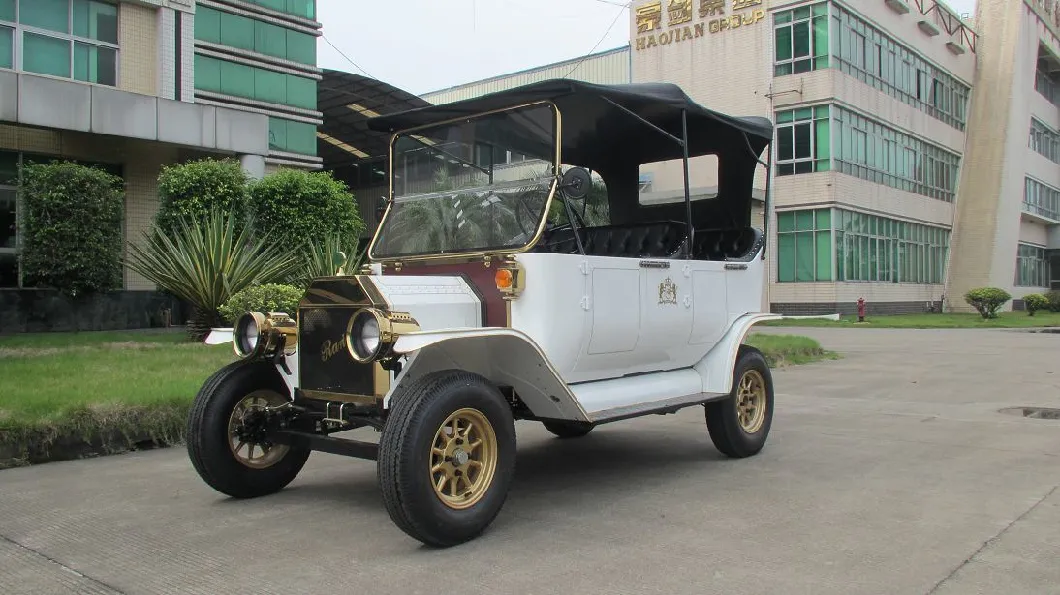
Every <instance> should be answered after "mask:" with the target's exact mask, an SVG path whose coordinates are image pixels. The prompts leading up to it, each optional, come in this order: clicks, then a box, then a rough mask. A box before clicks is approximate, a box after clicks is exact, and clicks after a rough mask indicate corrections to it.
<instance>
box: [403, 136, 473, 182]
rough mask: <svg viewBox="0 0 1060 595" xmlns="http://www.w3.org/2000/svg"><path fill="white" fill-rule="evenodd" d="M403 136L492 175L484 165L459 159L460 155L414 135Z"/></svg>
mask: <svg viewBox="0 0 1060 595" xmlns="http://www.w3.org/2000/svg"><path fill="white" fill-rule="evenodd" d="M405 138H411V139H412V140H414V141H416V142H418V143H419V144H421V145H423V146H425V147H427V148H428V149H430V150H431V151H434V152H436V153H440V154H442V155H445V156H446V157H449V158H450V159H452V160H453V161H456V162H457V163H460V164H463V165H467V166H468V167H473V168H475V169H477V170H479V171H480V172H482V173H484V174H486V175H487V176H491V177H492V175H493V174H492V173H491V172H490V170H488V169H486V168H484V167H482V166H480V165H477V164H475V163H471V162H470V161H464V160H463V159H461V158H460V157H457V156H456V155H453V154H452V153H450V152H449V151H445V150H443V149H439V148H438V147H436V146H434V145H432V144H430V143H426V142H424V141H422V140H420V139H418V138H416V137H415V136H414V135H409V136H406V137H405Z"/></svg>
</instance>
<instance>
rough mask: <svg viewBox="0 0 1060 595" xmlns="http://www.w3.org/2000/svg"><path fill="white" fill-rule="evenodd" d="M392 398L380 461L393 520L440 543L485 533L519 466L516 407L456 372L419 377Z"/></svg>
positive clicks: (489, 386) (477, 378)
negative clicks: (513, 408) (516, 443)
mask: <svg viewBox="0 0 1060 595" xmlns="http://www.w3.org/2000/svg"><path fill="white" fill-rule="evenodd" d="M392 402H393V403H394V405H393V408H392V410H391V412H390V416H389V418H388V419H387V424H386V426H385V427H384V428H383V433H382V437H381V438H380V442H379V462H378V469H379V487H380V489H381V490H382V492H383V502H384V503H385V504H386V508H387V511H388V512H389V513H390V518H391V520H393V521H394V523H395V524H396V525H397V526H398V527H400V528H401V530H402V531H404V532H405V533H407V534H409V535H410V536H412V537H413V538H415V539H418V540H419V541H421V542H423V543H425V544H427V545H431V546H435V547H448V546H453V545H457V544H459V543H463V542H465V541H468V540H471V539H473V538H474V537H476V536H478V535H479V534H480V533H481V532H482V531H483V530H485V529H486V527H487V526H488V525H489V524H490V523H492V522H493V519H494V518H495V517H496V516H497V514H498V513H499V512H500V510H501V507H502V506H503V504H504V501H505V499H506V498H507V496H508V488H509V487H510V485H511V481H512V476H513V473H514V470H515V420H514V418H513V416H512V411H511V407H510V406H509V405H508V403H507V401H505V400H504V397H503V395H501V393H500V391H499V390H497V388H496V387H495V386H493V385H492V384H490V383H489V382H488V381H487V380H486V379H484V378H482V377H480V376H477V375H475V374H470V373H467V372H461V371H455V370H450V371H443V372H436V373H433V374H428V375H426V376H424V377H422V378H419V379H417V380H416V381H414V382H413V383H412V384H411V385H409V387H408V388H407V389H404V390H402V391H401V392H400V393H398V394H395V395H394V396H393V397H392Z"/></svg>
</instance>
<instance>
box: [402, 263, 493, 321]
mask: <svg viewBox="0 0 1060 595" xmlns="http://www.w3.org/2000/svg"><path fill="white" fill-rule="evenodd" d="M496 274H497V269H496V268H494V267H489V268H487V267H485V266H483V264H482V262H481V261H479V262H467V263H460V264H413V265H404V266H402V267H401V270H400V271H395V270H394V269H393V268H390V267H388V268H387V269H386V271H385V272H384V273H383V275H405V276H416V275H439V276H443V275H448V276H459V277H463V278H464V279H465V280H466V281H467V282H468V284H469V285H471V287H472V288H473V289H474V290H475V292H476V293H477V294H478V296H479V299H481V300H482V320H484V321H485V326H496V327H502V328H506V327H508V326H509V322H508V304H507V303H506V302H505V301H504V298H503V297H502V296H501V292H500V290H499V289H497V281H496Z"/></svg>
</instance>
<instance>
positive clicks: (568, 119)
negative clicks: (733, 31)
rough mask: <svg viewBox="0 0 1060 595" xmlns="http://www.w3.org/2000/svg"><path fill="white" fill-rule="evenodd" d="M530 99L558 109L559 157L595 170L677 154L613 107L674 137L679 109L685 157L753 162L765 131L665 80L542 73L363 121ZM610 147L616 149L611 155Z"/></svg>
mask: <svg viewBox="0 0 1060 595" xmlns="http://www.w3.org/2000/svg"><path fill="white" fill-rule="evenodd" d="M538 101H551V102H553V103H555V104H556V106H557V107H558V108H559V110H560V113H561V114H562V117H563V161H564V162H565V163H569V164H572V165H582V166H584V167H589V168H591V169H595V170H598V171H602V170H606V169H609V168H608V167H607V165H608V163H610V162H613V161H615V160H616V159H620V160H621V161H624V162H628V161H636V162H637V163H638V164H643V163H654V162H658V161H669V160H674V159H681V158H682V156H683V152H682V149H681V147H680V145H678V144H677V143H675V142H674V140H673V139H671V138H668V137H666V136H665V135H663V134H660V133H659V132H658V131H656V130H652V129H651V127H649V126H645V125H643V123H638V122H636V121H635V120H632V119H631V114H630V113H628V112H625V111H623V110H622V109H621V108H625V109H627V110H629V111H630V112H632V113H633V114H636V115H637V116H639V117H640V118H643V119H644V120H645V121H647V122H649V123H651V124H652V125H654V126H657V127H658V128H660V129H662V130H664V131H666V132H668V133H669V134H671V135H673V136H675V137H677V138H681V137H682V129H681V115H682V111H684V112H686V113H687V117H688V144H689V146H688V152H689V156H690V157H698V156H701V155H711V154H713V155H719V157H720V156H721V155H723V154H726V153H730V152H733V150H734V149H735V150H736V152H739V153H742V154H744V155H746V157H747V159H751V160H755V161H756V160H757V155H758V154H760V153H761V152H762V150H763V149H764V148H765V147H766V146H767V145H768V144H769V141H770V139H771V138H772V136H773V126H772V124H771V123H770V122H769V120H767V119H765V118H760V117H747V118H740V117H734V116H729V115H726V114H722V113H719V112H715V111H712V110H710V109H707V108H705V107H703V106H702V105H699V104H698V103H696V102H694V101H692V99H691V98H689V97H688V95H686V94H685V92H684V91H682V90H681V88H680V87H678V86H677V85H674V84H672V83H631V84H623V85H597V84H592V83H585V82H581V81H575V80H569V79H552V80H546V81H541V82H539V83H532V84H529V85H524V86H521V87H517V88H514V89H509V90H506V91H499V92H497V93H492V94H489V95H484V96H482V97H476V98H473V99H468V100H464V101H458V102H454V103H448V104H442V105H431V106H426V107H421V108H416V109H412V110H407V111H403V112H399V113H395V114H389V115H386V116H381V117H376V118H372V119H371V120H369V121H368V126H369V128H371V129H372V130H376V131H379V132H391V133H393V132H400V131H402V130H406V129H409V128H417V127H420V126H426V125H430V124H433V123H437V122H443V121H446V120H453V119H459V118H466V117H471V116H475V115H477V114H481V113H483V112H487V111H492V110H497V109H504V108H506V107H511V106H516V105H523V104H528V103H534V102H538ZM619 106H621V107H619ZM749 144H750V146H748V145H749ZM616 151H618V152H621V156H618V155H615V154H614V153H615V152H616ZM751 151H753V152H754V156H752V155H751V154H750V152H751Z"/></svg>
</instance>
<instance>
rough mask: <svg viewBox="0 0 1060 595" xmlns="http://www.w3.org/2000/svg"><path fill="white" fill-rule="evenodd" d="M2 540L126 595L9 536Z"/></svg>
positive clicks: (66, 570) (96, 583)
mask: <svg viewBox="0 0 1060 595" xmlns="http://www.w3.org/2000/svg"><path fill="white" fill-rule="evenodd" d="M0 539H3V540H4V541H6V542H8V543H10V544H11V545H13V546H15V547H17V548H19V549H21V550H24V551H27V552H30V553H31V554H34V555H36V556H39V557H41V558H44V559H45V560H47V561H49V562H51V563H52V564H55V565H56V566H58V567H59V568H62V569H63V571H65V572H69V573H71V574H74V575H76V576H78V577H79V578H83V579H85V580H86V581H89V582H91V583H94V584H95V585H96V586H99V587H103V588H104V589H108V590H110V591H113V592H114V593H117V594H118V595H125V594H124V592H123V591H120V590H118V589H116V588H115V587H113V586H111V585H108V584H107V583H105V582H103V581H101V580H99V579H97V578H93V577H91V576H89V575H87V574H85V573H83V572H81V571H79V570H77V569H74V568H71V567H69V566H67V565H66V564H63V563H62V562H60V561H59V560H56V559H55V558H52V557H51V556H49V555H48V554H45V553H43V552H40V551H38V550H35V549H33V548H31V547H29V546H26V545H22V544H21V543H19V542H17V541H15V540H14V539H11V538H10V537H8V536H7V535H2V534H0Z"/></svg>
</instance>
